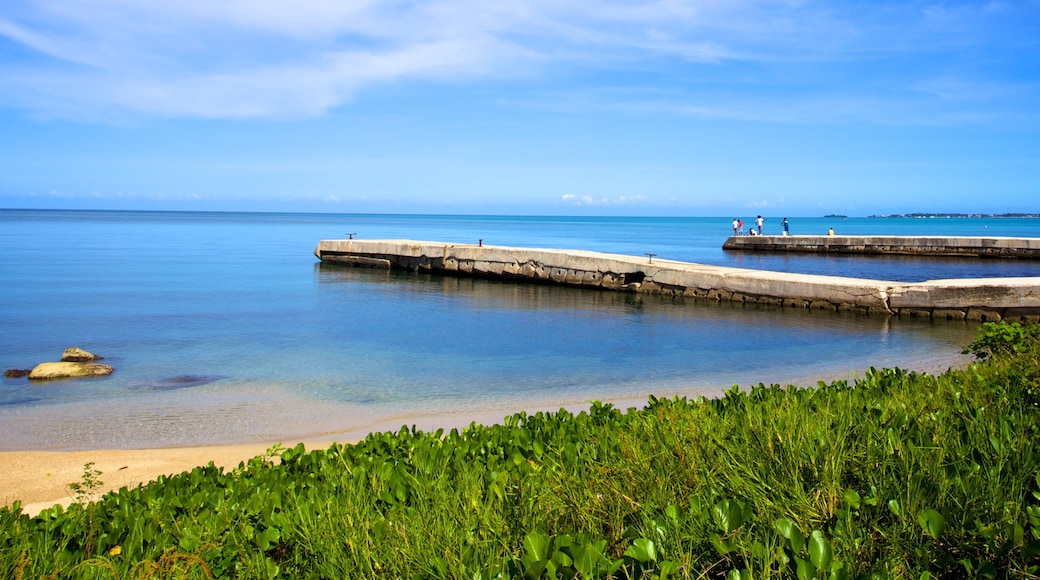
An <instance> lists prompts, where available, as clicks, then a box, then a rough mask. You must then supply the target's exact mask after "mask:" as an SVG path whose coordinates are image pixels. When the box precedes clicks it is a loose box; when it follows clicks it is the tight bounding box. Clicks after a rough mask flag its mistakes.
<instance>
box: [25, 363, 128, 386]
mask: <svg viewBox="0 0 1040 580" xmlns="http://www.w3.org/2000/svg"><path fill="white" fill-rule="evenodd" d="M110 374H112V367H110V366H108V365H103V364H97V363H81V362H45V363H40V364H38V365H36V366H35V367H34V368H33V370H32V372H30V373H29V380H31V381H49V380H52V379H70V378H76V377H103V376H106V375H110Z"/></svg>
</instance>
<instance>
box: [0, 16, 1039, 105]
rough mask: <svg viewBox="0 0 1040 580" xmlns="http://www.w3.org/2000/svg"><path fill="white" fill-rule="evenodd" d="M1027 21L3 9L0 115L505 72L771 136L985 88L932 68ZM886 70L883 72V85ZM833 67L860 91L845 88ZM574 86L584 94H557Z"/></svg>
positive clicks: (335, 92) (340, 94)
mask: <svg viewBox="0 0 1040 580" xmlns="http://www.w3.org/2000/svg"><path fill="white" fill-rule="evenodd" d="M1030 11H1031V5H1029V4H1026V5H1025V6H1022V7H1016V5H1015V4H1011V5H1010V7H1009V6H1008V5H1003V4H996V3H994V4H991V5H983V6H980V7H978V8H977V9H972V8H971V7H964V6H962V5H957V6H954V7H950V6H947V5H946V4H945V3H943V2H936V3H932V4H930V5H929V6H928V7H927V8H924V9H921V8H919V7H917V6H916V5H913V4H906V3H892V4H887V5H885V6H883V7H880V8H879V7H875V6H873V5H870V6H868V7H865V8H864V7H862V6H859V5H857V4H842V3H822V2H821V3H818V2H813V1H802V0H700V1H682V0H648V1H642V2H638V1H637V2H630V1H621V0H616V1H607V2H603V1H597V2H593V1H592V0H531V1H529V2H521V3H511V2H490V3H489V2H486V1H478V0H441V1H434V2H426V3H414V2H405V1H402V0H396V1H394V0H392V1H378V2H377V1H375V0H342V1H341V0H300V1H299V2H293V3H286V2H283V1H280V0H226V1H223V2H213V1H212V0H180V1H177V2H148V1H144V2H142V1H140V0H77V1H75V2H69V1H67V0H37V1H35V2H28V1H27V0H12V3H6V4H5V5H4V7H2V8H0V48H3V44H7V45H8V46H7V47H6V49H5V51H6V52H7V54H13V55H17V56H16V58H6V59H5V60H4V61H3V62H0V101H2V102H5V103H7V104H9V105H15V106H19V107H23V108H26V109H30V110H33V111H35V112H37V113H38V114H43V115H58V116H63V117H76V118H82V117H88V116H92V115H98V114H104V112H105V111H115V112H119V111H130V112H135V113H143V114H147V115H153V114H155V115H163V116H174V117H199V118H256V117H261V118H268V117H294V116H313V115H320V114H323V113H325V112H327V111H329V110H330V109H333V108H335V107H338V106H342V105H344V104H345V103H349V102H350V101H351V100H352V99H353V98H355V97H356V95H358V93H359V91H364V90H367V89H371V88H375V87H380V86H383V85H386V84H390V83H401V82H406V83H407V82H414V81H423V82H429V81H433V82H445V83H459V84H462V85H465V84H466V83H470V82H487V81H489V80H500V79H511V80H510V82H517V83H519V81H517V80H515V76H516V74H517V71H524V72H525V77H526V76H529V75H533V77H534V78H537V79H539V81H540V83H539V84H540V86H539V87H538V88H537V89H535V92H532V93H530V97H529V98H527V99H525V98H524V97H522V96H521V98H519V99H517V102H524V101H530V100H531V99H533V98H537V97H538V94H539V91H544V90H545V89H546V88H547V87H548V88H553V87H555V88H556V89H557V90H559V91H563V92H570V91H578V92H581V91H585V92H586V94H588V95H592V96H596V95H597V92H598V91H599V90H601V89H602V88H603V86H604V83H605V81H604V80H603V78H606V76H610V74H609V73H611V72H615V73H619V74H616V75H614V76H617V77H620V78H624V79H625V80H623V81H620V82H622V83H623V84H624V85H625V86H627V87H628V88H639V87H644V86H646V85H647V84H651V85H653V86H655V87H658V88H664V89H665V92H666V94H668V95H671V96H673V97H675V98H669V99H666V100H652V99H651V100H641V99H639V98H627V99H625V100H624V101H620V102H611V101H610V100H602V101H601V100H597V101H596V103H595V105H596V106H597V107H599V108H606V107H616V108H618V109H622V108H626V107H627V108H630V109H633V110H635V109H640V108H641V109H642V110H644V111H650V110H652V111H654V112H656V113H660V114H678V115H697V116H704V117H710V118H729V119H741V120H748V119H750V120H754V119H762V118H766V119H769V120H778V121H781V122H782V121H784V117H785V113H784V111H785V110H786V111H790V110H791V109H792V108H795V109H797V108H798V107H804V106H806V102H807V101H809V100H820V99H825V100H828V99H829V100H845V99H847V98H852V99H855V98H862V97H856V96H855V95H857V94H858V93H859V92H860V91H862V90H864V89H870V90H872V91H878V92H880V93H881V97H880V99H882V100H886V101H892V100H895V99H897V98H899V97H898V95H896V93H898V92H899V91H900V90H907V91H908V92H910V91H913V90H915V87H916V89H917V95H918V97H920V95H922V94H926V93H925V92H922V91H932V92H942V91H944V90H950V89H951V88H957V89H959V87H960V85H962V84H965V83H972V82H975V81H979V80H986V79H980V78H979V73H978V72H977V71H976V72H975V73H974V74H973V75H967V74H961V73H962V72H963V71H957V70H954V71H950V70H932V64H930V63H933V61H934V59H935V58H936V55H939V57H940V58H939V61H940V63H939V65H938V66H935V67H934V68H942V66H941V65H942V60H943V59H942V58H941V57H942V56H943V55H947V54H949V53H948V51H951V50H961V49H963V47H964V46H970V47H976V48H977V47H984V48H985V47H988V46H995V45H996V43H997V41H999V40H1003V39H1002V38H1001V37H999V36H998V35H996V34H994V33H993V32H992V30H991V29H992V26H987V23H989V24H992V23H993V22H1001V23H1005V22H1015V21H1020V20H1023V18H1024V17H1025V16H1029V15H1032V16H1036V14H1024V13H1029V12H1030ZM1032 11H1033V12H1035V8H1032ZM1022 50H1027V51H1029V50H1031V51H1033V52H1035V51H1036V47H1035V46H1026V47H1025V48H1022ZM983 52H985V51H984V50H983ZM893 54H896V55H903V54H909V55H914V59H916V58H917V57H922V58H923V59H924V62H925V64H923V65H922V64H921V61H918V60H914V59H911V60H913V62H912V64H910V65H907V64H906V63H905V62H903V61H902V60H901V59H900V57H899V56H896V57H893V56H892V55H893ZM921 55H923V56H921ZM885 59H887V60H885ZM880 60H885V62H879V61H880ZM951 60H952V58H951ZM811 63H816V65H815V67H819V66H821V63H831V64H832V65H833V66H834V67H835V68H826V67H824V68H823V70H822V72H821V71H820V70H816V68H815V67H814V65H813V64H811ZM835 63H836V64H835ZM893 64H895V65H896V67H895V68H897V69H898V71H897V72H893V71H892V70H888V69H886V67H889V69H890V68H891V67H892V65H893ZM839 66H841V67H849V68H850V69H851V70H852V71H854V73H853V74H859V75H860V76H862V77H868V78H869V79H870V80H871V82H869V83H868V82H865V81H864V79H863V78H859V79H854V77H853V74H849V76H847V77H844V78H841V77H840V73H837V72H835V69H836V68H837V67H839ZM562 70H569V71H572V73H571V74H564V75H560V74H559V73H560V71H562ZM575 71H577V72H579V73H580V74H577V75H575V74H573V73H574V72H575ZM629 74H631V75H633V76H638V77H639V78H629V77H628V75H629ZM554 75H559V76H554ZM601 75H603V76H601ZM869 75H872V76H869ZM575 76H579V77H583V78H584V79H585V80H583V81H580V82H579V84H575V82H576V81H574V80H566V79H572V78H573V77H575ZM821 76H822V77H823V78H822V79H821ZM835 76H837V77H839V78H830V77H835ZM929 78H932V79H942V82H941V83H937V82H936V81H931V82H930V81H928V79H929ZM561 79H563V80H561ZM590 79H591V80H590ZM827 81H830V82H829V83H828V87H829V88H828V89H827V93H828V94H826V95H822V96H821V95H820V94H819V92H820V85H821V83H824V82H827ZM612 82H618V81H612ZM842 82H847V83H848V85H851V86H848V89H847V92H843V91H842V90H841V89H840V87H841V86H842ZM929 83H931V84H929ZM939 85H943V86H939ZM704 86H710V87H713V88H712V90H710V91H704V90H700V87H704ZM835 86H837V87H839V88H838V89H835V88H834V87H835ZM1029 90H1030V94H1031V95H1034V96H1035V92H1036V89H1035V87H1034V88H1032V89H1029ZM886 93H887V94H886ZM766 95H775V98H774V99H773V100H772V102H770V98H769V97H768V96H766ZM809 95H811V98H810V97H808V96H809ZM865 100H866V101H870V100H871V99H865ZM839 108H840V107H839ZM909 116H913V115H909Z"/></svg>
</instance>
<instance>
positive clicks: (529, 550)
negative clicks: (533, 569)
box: [524, 532, 549, 562]
mask: <svg viewBox="0 0 1040 580" xmlns="http://www.w3.org/2000/svg"><path fill="white" fill-rule="evenodd" d="M524 555H525V556H528V557H529V558H530V559H531V561H532V562H542V561H544V560H547V559H548V558H549V536H547V535H545V534H543V533H541V532H530V533H529V534H527V535H526V536H524Z"/></svg>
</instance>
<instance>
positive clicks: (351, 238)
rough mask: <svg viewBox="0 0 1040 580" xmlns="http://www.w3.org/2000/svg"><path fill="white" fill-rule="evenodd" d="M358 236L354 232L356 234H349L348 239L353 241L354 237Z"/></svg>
mask: <svg viewBox="0 0 1040 580" xmlns="http://www.w3.org/2000/svg"><path fill="white" fill-rule="evenodd" d="M356 235H357V232H354V233H352V234H347V239H348V240H353V239H354V236H356Z"/></svg>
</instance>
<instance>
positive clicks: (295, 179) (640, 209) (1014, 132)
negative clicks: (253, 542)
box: [0, 0, 1040, 216]
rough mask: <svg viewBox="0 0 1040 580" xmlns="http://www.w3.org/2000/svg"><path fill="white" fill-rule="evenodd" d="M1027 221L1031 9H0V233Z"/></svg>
mask: <svg viewBox="0 0 1040 580" xmlns="http://www.w3.org/2000/svg"><path fill="white" fill-rule="evenodd" d="M1037 200H1040V0H1033V1H1021V2H941V1H939V2H914V1H903V2H892V3H888V2H883V1H880V2H876V1H870V2H840V1H835V2H815V1H812V0H805V1H799V0H763V1H755V0H705V1H689V2H683V1H681V0H662V1H651V2H640V1H638V0H630V1H625V2H615V1H597V2H591V1H586V0H530V1H527V2H487V1H486V0H440V1H437V0H434V1H422V0H420V1H418V2H417V1H414V0H409V1H405V2H402V1H396V0H385V1H378V2H377V1H372V0H342V1H340V0H294V1H292V2H289V1H287V0H218V1H214V0H177V1H176V2H170V1H162V2H160V1H155V0H35V1H31V0H5V1H4V2H3V3H2V4H0V208H72V209H79V208H83V209H145V210H151V209H155V210H221V211H223V210H245V211H306V212H311V211H314V212H366V213H367V212H380V213H381V212H390V213H467V214H489V213H504V214H551V215H689V216H715V215H720V216H730V215H746V214H750V213H762V214H768V215H779V214H789V215H805V216H812V215H822V214H827V213H845V214H848V215H868V214H872V213H903V212H912V211H953V212H1036V211H1040V203H1038V201H1037Z"/></svg>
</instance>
